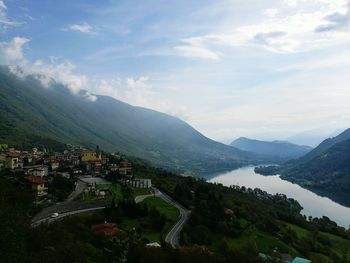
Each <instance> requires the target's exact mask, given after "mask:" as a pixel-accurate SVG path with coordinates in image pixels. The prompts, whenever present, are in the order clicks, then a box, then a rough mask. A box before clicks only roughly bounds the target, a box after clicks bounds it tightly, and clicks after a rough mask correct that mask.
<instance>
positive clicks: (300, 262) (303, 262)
mask: <svg viewBox="0 0 350 263" xmlns="http://www.w3.org/2000/svg"><path fill="white" fill-rule="evenodd" d="M291 263H311V260H308V259H305V258H298V257H296V258H295V259H294V260H293V261H292V262H291Z"/></svg>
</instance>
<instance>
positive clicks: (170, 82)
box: [0, 0, 350, 143]
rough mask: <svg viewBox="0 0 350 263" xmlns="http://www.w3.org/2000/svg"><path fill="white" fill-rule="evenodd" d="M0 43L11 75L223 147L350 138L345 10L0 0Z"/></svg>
mask: <svg viewBox="0 0 350 263" xmlns="http://www.w3.org/2000/svg"><path fill="white" fill-rule="evenodd" d="M0 36H1V37H0V63H1V64H6V65H10V66H12V67H13V68H14V71H16V70H15V66H16V65H17V66H20V67H21V69H22V71H21V73H18V72H17V73H18V74H19V75H21V74H22V75H23V74H32V73H36V74H39V75H40V76H41V77H40V78H41V79H40V80H41V81H42V82H43V84H44V85H45V86H49V84H50V81H52V79H54V80H55V81H60V82H62V83H63V84H65V85H67V86H68V87H69V88H70V89H71V91H72V95H74V94H77V92H78V91H79V90H81V89H85V90H88V91H89V93H88V94H89V95H88V96H87V101H88V103H93V102H94V101H95V100H96V99H97V97H96V96H94V94H101V95H108V96H112V97H114V98H116V99H119V100H122V101H125V102H127V103H130V104H132V105H136V106H142V107H147V108H151V109H154V110H158V111H161V112H165V113H168V114H171V115H174V116H176V117H178V118H181V119H183V120H185V121H186V122H188V123H189V124H190V125H192V126H193V127H194V128H196V129H198V130H199V131H200V132H202V133H203V134H204V135H206V136H208V137H210V138H212V139H215V140H218V141H221V142H229V141H231V140H233V139H235V138H237V137H240V136H246V137H253V138H257V139H266V140H273V139H278V140H284V139H288V138H290V139H291V138H297V137H298V136H295V135H298V134H300V135H302V134H308V135H310V134H311V136H314V137H317V136H326V135H327V134H331V133H332V132H334V131H335V130H338V129H342V128H346V127H349V123H350V122H349V121H350V103H349V102H350V86H349V83H350V45H349V44H350V2H349V1H348V0H264V1H261V0H220V1H218V0H201V1H198V0H147V1H145V0H99V1H96V0H84V1H83V0H75V1H71V0H60V1H55V0H36V1H33V0H0ZM296 142H298V141H296ZM299 142H300V143H301V141H299Z"/></svg>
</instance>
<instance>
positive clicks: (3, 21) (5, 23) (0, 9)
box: [0, 0, 21, 29]
mask: <svg viewBox="0 0 350 263" xmlns="http://www.w3.org/2000/svg"><path fill="white" fill-rule="evenodd" d="M20 24H21V23H18V22H16V21H12V20H11V19H9V18H8V17H7V6H6V5H5V2H4V1H3V0H0V28H1V29H7V28H9V27H13V26H18V25H20Z"/></svg>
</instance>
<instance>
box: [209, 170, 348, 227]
mask: <svg viewBox="0 0 350 263" xmlns="http://www.w3.org/2000/svg"><path fill="white" fill-rule="evenodd" d="M255 167H256V166H253V165H251V166H246V167H242V168H238V169H236V170H232V171H230V172H224V173H222V174H219V175H217V174H215V175H212V176H210V178H208V179H207V181H208V182H213V183H221V184H223V185H225V186H231V185H239V186H245V187H249V188H252V189H254V188H259V189H261V190H263V191H266V192H268V193H270V194H276V193H281V194H285V195H287V197H289V198H293V199H295V200H297V201H298V202H299V203H300V204H301V206H302V207H303V208H304V209H303V210H302V211H301V213H302V214H304V215H306V216H312V217H319V218H320V217H322V216H327V217H329V218H330V219H331V220H333V221H335V222H336V223H337V224H338V225H340V226H343V227H346V228H347V227H348V226H349V224H350V222H349V219H350V208H349V207H347V206H346V205H343V204H342V203H341V202H336V201H334V200H332V199H331V198H329V197H327V196H325V195H323V193H322V192H321V191H319V190H318V191H317V190H315V189H308V188H306V187H304V186H301V185H299V184H297V183H295V182H290V181H288V180H285V179H284V178H281V177H280V175H271V176H265V175H260V174H257V173H255V171H254V168H255Z"/></svg>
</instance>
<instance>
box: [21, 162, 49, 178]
mask: <svg viewBox="0 0 350 263" xmlns="http://www.w3.org/2000/svg"><path fill="white" fill-rule="evenodd" d="M23 169H24V172H25V174H28V175H33V176H39V177H44V176H47V175H48V173H49V168H48V166H46V165H41V164H39V165H30V166H25V167H24V168H23Z"/></svg>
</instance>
